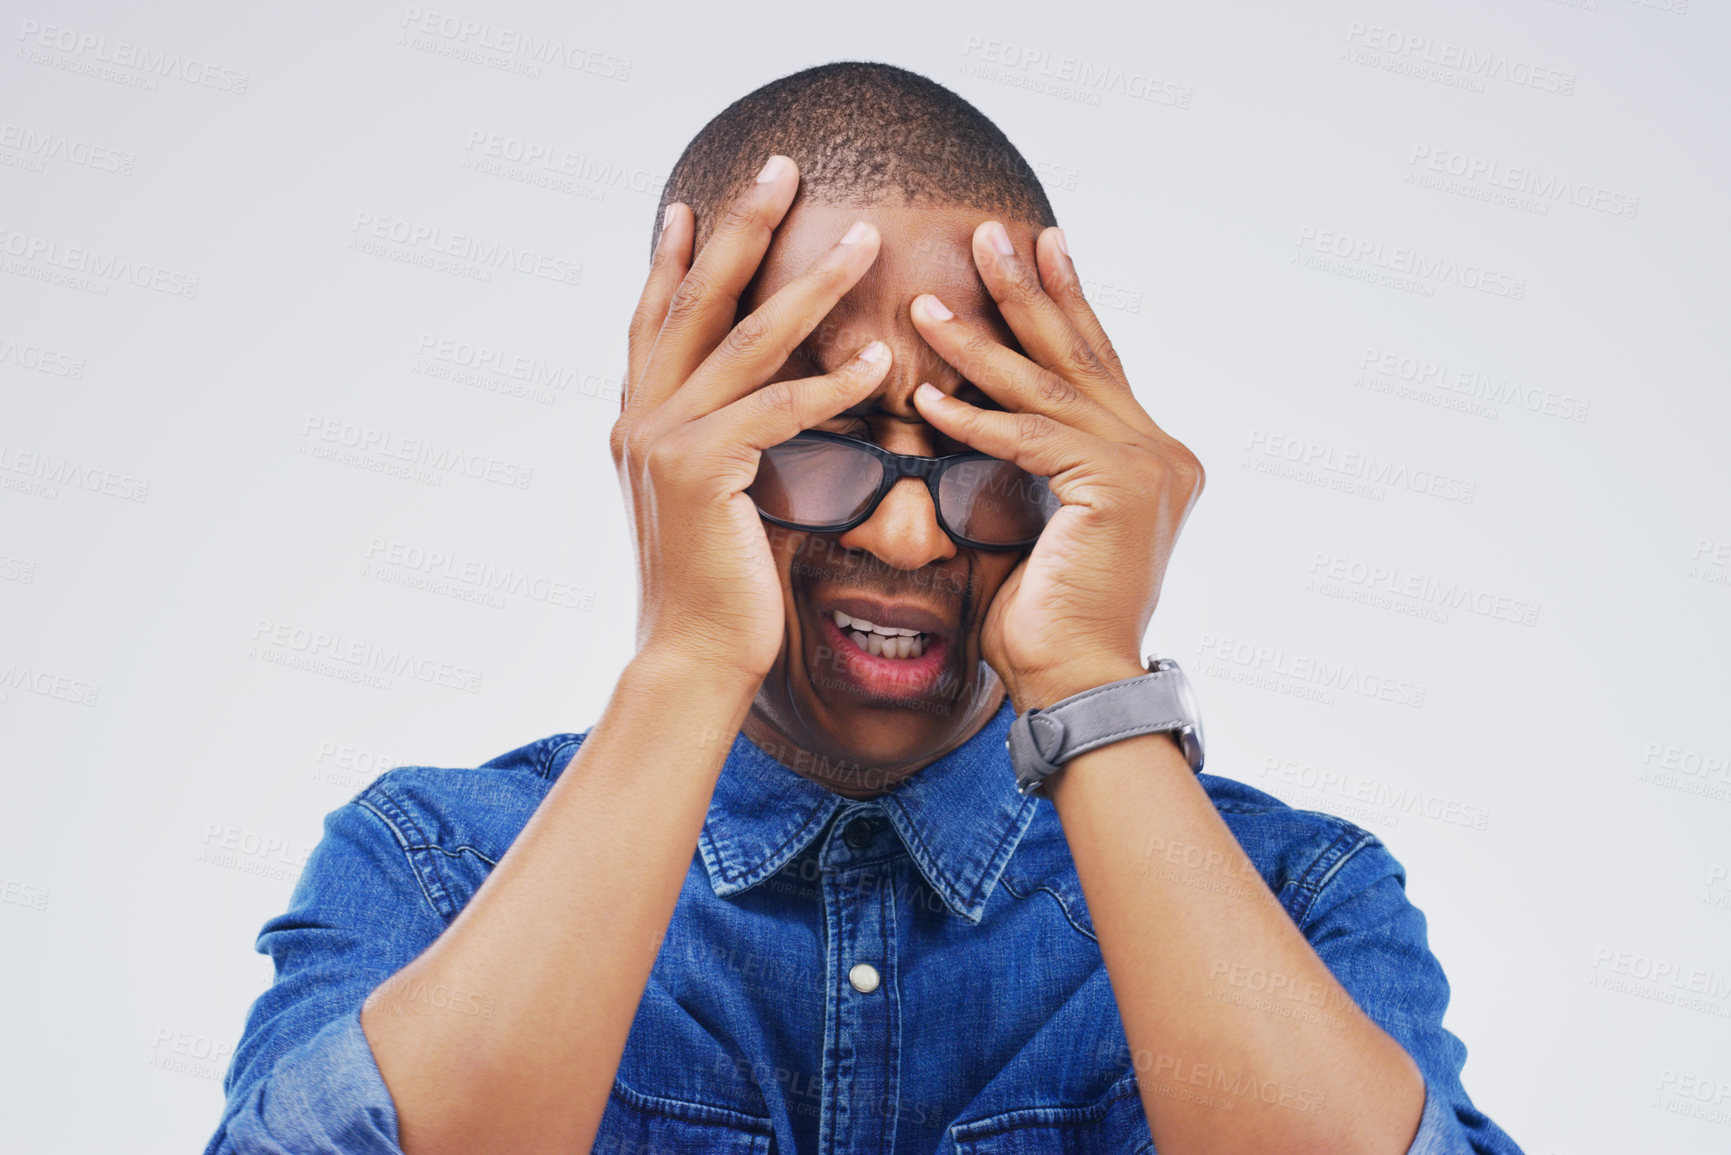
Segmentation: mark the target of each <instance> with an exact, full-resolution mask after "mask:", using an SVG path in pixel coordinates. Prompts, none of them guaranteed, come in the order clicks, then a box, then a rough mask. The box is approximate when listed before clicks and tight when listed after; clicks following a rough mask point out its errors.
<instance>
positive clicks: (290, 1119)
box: [205, 800, 444, 1155]
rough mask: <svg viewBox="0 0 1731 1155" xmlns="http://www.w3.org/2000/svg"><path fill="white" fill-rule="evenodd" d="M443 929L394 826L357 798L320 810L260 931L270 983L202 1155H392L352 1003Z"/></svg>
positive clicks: (392, 1123)
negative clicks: (314, 837) (295, 877)
mask: <svg viewBox="0 0 1731 1155" xmlns="http://www.w3.org/2000/svg"><path fill="white" fill-rule="evenodd" d="M443 930H444V923H443V920H442V919H440V918H439V917H438V916H437V915H436V914H434V912H433V909H432V907H431V905H430V904H429V902H428V900H427V898H426V896H425V895H424V894H423V893H422V891H421V886H420V882H419V880H418V876H417V875H416V873H415V871H414V870H413V869H412V868H411V866H410V864H409V861H408V859H407V857H406V855H405V853H404V849H403V846H402V844H401V842H400V841H399V839H398V837H397V834H396V830H395V828H394V827H392V826H391V825H390V824H389V823H387V822H386V821H385V819H384V818H383V817H381V816H380V815H379V814H378V813H377V812H376V811H374V810H372V809H371V808H369V807H368V806H367V805H365V804H364V803H363V802H361V801H359V800H357V801H355V802H350V803H349V804H348V805H346V806H344V807H342V808H341V809H339V810H335V811H333V812H332V813H331V814H329V815H328V816H327V817H326V818H325V829H324V837H323V838H322V839H321V840H320V841H319V844H318V845H317V846H316V847H314V848H313V851H312V853H311V855H309V856H308V858H307V863H306V867H305V868H304V870H303V871H302V872H301V877H300V880H299V881H298V882H297V883H296V884H295V889H294V894H293V895H292V897H291V898H290V899H289V907H288V910H287V911H286V912H284V913H283V914H281V915H278V916H276V917H275V918H272V919H271V920H270V921H269V922H267V923H265V925H264V929H263V930H262V931H261V932H260V934H259V937H258V944H257V949H258V950H259V952H260V953H264V954H269V955H270V956H271V958H272V960H273V961H274V962H275V963H276V979H275V981H274V982H273V983H272V984H271V986H270V988H269V989H268V990H266V991H265V992H264V993H263V994H262V995H260V996H259V997H258V999H257V1000H256V1001H255V1002H254V1003H253V1005H252V1009H251V1011H250V1012H248V1015H247V1021H246V1028H245V1030H244V1031H243V1032H242V1035H241V1039H240V1043H239V1045H238V1046H236V1048H235V1053H234V1060H233V1062H232V1063H231V1064H230V1065H229V1069H228V1075H227V1077H226V1078H225V1080H224V1082H223V1090H224V1093H225V1094H226V1096H227V1103H226V1105H225V1106H224V1109H223V1114H222V1122H221V1124H220V1125H219V1126H218V1127H217V1130H216V1134H215V1135H214V1136H213V1137H212V1138H211V1140H210V1143H209V1145H208V1146H207V1147H206V1148H205V1155H243V1153H245V1155H254V1153H269V1155H311V1153H312V1152H332V1151H341V1152H345V1153H348V1152H355V1153H360V1152H366V1153H369V1155H372V1153H390V1155H402V1149H401V1148H400V1147H399V1146H398V1143H397V1113H396V1106H395V1104H394V1103H393V1102H392V1101H391V1094H390V1091H389V1090H388V1089H387V1088H386V1086H385V1082H384V1078H383V1076H382V1075H380V1073H379V1068H378V1064H377V1063H376V1062H375V1061H374V1058H373V1052H372V1048H371V1047H370V1046H369V1045H368V1043H367V1039H366V1035H365V1034H364V1033H363V1032H362V1031H361V1020H360V1011H361V1005H362V1003H363V1002H365V1000H366V998H367V996H368V995H369V994H370V993H372V991H373V988H375V987H377V986H378V985H379V984H380V983H381V982H383V981H384V980H385V979H386V978H389V977H390V976H391V975H393V974H395V973H396V972H397V971H399V970H401V969H402V968H403V967H404V966H406V965H407V964H408V963H409V962H410V961H411V960H413V959H414V957H415V956H416V955H418V954H419V953H420V952H421V951H422V950H423V949H425V948H426V947H427V946H428V945H429V944H430V943H431V942H432V941H433V940H434V939H436V938H437V937H438V936H439V934H440V933H441V932H442V931H443Z"/></svg>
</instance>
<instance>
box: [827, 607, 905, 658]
mask: <svg viewBox="0 0 1731 1155" xmlns="http://www.w3.org/2000/svg"><path fill="white" fill-rule="evenodd" d="M833 613H834V614H835V624H836V625H837V626H839V627H840V628H841V629H842V631H843V632H845V633H847V635H848V637H850V638H852V639H853V643H854V645H856V646H858V647H859V648H860V649H862V650H865V651H866V652H867V653H871V654H876V655H877V656H879V657H881V658H917V657H920V656H921V655H923V654H924V653H925V652H926V641H927V638H926V635H925V634H922V633H921V632H920V631H919V630H910V629H906V628H905V627H902V626H878V625H873V624H872V623H871V622H868V621H866V620H865V619H864V618H856V617H851V616H849V615H847V614H844V613H842V612H841V611H840V610H835V611H833Z"/></svg>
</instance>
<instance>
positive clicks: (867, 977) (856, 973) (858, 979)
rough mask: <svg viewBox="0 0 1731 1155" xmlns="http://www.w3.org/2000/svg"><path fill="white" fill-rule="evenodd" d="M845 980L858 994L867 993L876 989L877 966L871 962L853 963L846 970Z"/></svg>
mask: <svg viewBox="0 0 1731 1155" xmlns="http://www.w3.org/2000/svg"><path fill="white" fill-rule="evenodd" d="M847 981H848V982H850V983H852V984H853V989H854V990H856V991H858V992H859V993H860V994H862V995H869V994H871V993H872V992H873V991H875V990H877V989H878V968H877V967H874V966H873V965H872V964H871V963H855V964H854V965H853V969H852V970H850V971H848V972H847Z"/></svg>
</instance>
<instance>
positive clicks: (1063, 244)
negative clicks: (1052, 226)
mask: <svg viewBox="0 0 1731 1155" xmlns="http://www.w3.org/2000/svg"><path fill="white" fill-rule="evenodd" d="M1058 251H1059V252H1060V253H1063V254H1064V255H1065V256H1066V257H1067V256H1069V255H1070V242H1069V240H1067V239H1066V238H1065V236H1064V230H1063V229H1059V230H1058Z"/></svg>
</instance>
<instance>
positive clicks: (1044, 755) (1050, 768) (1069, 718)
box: [1004, 654, 1202, 795]
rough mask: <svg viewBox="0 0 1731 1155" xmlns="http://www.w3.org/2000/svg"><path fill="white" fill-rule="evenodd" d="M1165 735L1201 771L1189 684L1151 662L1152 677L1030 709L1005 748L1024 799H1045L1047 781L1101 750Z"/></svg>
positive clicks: (1167, 661)
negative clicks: (1125, 741) (1128, 740)
mask: <svg viewBox="0 0 1731 1155" xmlns="http://www.w3.org/2000/svg"><path fill="white" fill-rule="evenodd" d="M1160 731H1167V732H1169V733H1171V734H1172V736H1173V738H1174V739H1175V740H1176V741H1177V742H1178V748H1179V749H1180V750H1182V751H1184V758H1185V761H1187V762H1189V763H1190V769H1191V770H1192V771H1193V772H1195V773H1201V771H1202V719H1201V718H1200V717H1199V716H1198V715H1197V710H1196V695H1195V694H1194V692H1192V690H1191V689H1190V679H1188V678H1186V677H1185V676H1184V671H1183V670H1180V669H1179V668H1178V663H1177V662H1175V661H1173V660H1172V659H1171V658H1157V657H1154V656H1153V655H1152V654H1150V655H1149V656H1148V672H1147V673H1146V674H1140V675H1138V676H1136V677H1134V678H1126V679H1124V680H1123V681H1121V682H1109V683H1107V684H1106V685H1104V686H1096V687H1094V688H1093V689H1092V690H1083V691H1082V692H1081V693H1080V694H1072V695H1071V696H1070V697H1068V698H1065V699H1064V700H1062V701H1060V702H1054V703H1053V704H1052V705H1050V706H1046V707H1040V706H1033V707H1030V708H1029V709H1028V710H1027V712H1025V713H1023V714H1021V715H1020V716H1018V717H1017V718H1016V720H1015V721H1014V722H1012V723H1010V736H1009V737H1008V738H1006V739H1004V745H1005V746H1007V747H1009V750H1010V764H1011V765H1012V766H1013V767H1014V768H1015V771H1016V789H1017V790H1018V791H1019V792H1021V793H1022V794H1024V795H1026V794H1044V793H1045V789H1044V783H1045V780H1046V778H1047V777H1048V776H1050V775H1052V774H1055V773H1057V772H1058V770H1059V768H1061V767H1062V766H1063V765H1064V763H1066V762H1068V761H1069V760H1070V759H1072V758H1074V757H1075V756H1076V755H1078V754H1082V753H1085V752H1087V751H1089V750H1092V749H1094V748H1095V747H1097V746H1104V745H1106V744H1108V743H1110V742H1117V741H1119V740H1120V739H1123V738H1134V737H1136V736H1137V735H1139V734H1154V733H1158V732H1160Z"/></svg>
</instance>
